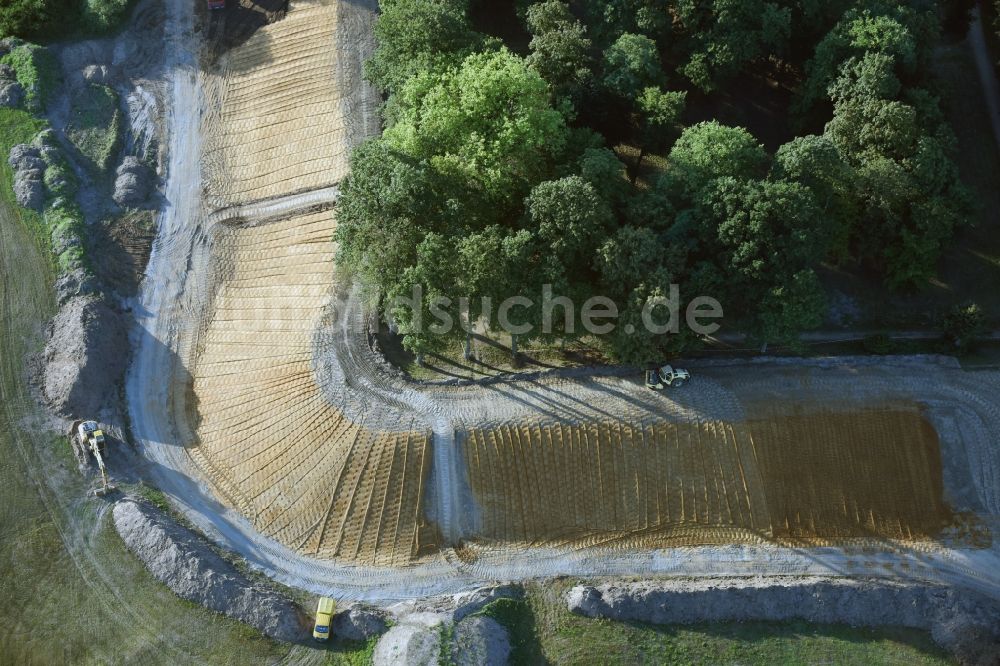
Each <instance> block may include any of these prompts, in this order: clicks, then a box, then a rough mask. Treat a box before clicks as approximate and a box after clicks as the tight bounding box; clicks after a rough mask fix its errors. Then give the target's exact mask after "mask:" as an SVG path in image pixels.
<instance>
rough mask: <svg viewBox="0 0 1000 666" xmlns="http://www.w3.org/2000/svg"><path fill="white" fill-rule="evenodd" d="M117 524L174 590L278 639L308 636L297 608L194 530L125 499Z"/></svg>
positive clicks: (130, 544) (120, 504)
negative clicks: (222, 553)
mask: <svg viewBox="0 0 1000 666" xmlns="http://www.w3.org/2000/svg"><path fill="white" fill-rule="evenodd" d="M113 515H114V521H115V528H116V529H117V530H118V534H120V535H121V537H122V539H123V540H124V541H125V545H126V546H128V549H129V550H130V551H132V552H133V553H135V554H136V555H137V556H138V557H139V559H140V560H142V561H143V563H145V565H146V567H147V568H148V569H149V572H150V573H151V574H153V576H154V577H155V578H156V579H157V580H159V581H160V582H162V583H165V584H166V586H167V587H169V588H170V589H171V590H172V591H173V592H174V594H176V595H177V596H179V597H182V598H184V599H187V600H188V601H193V602H195V603H197V604H201V605H202V606H204V607H205V608H208V609H210V610H214V611H217V612H219V613H222V614H224V615H227V616H229V617H231V618H233V619H234V620H239V621H240V622H244V623H246V624H248V625H250V626H252V627H254V628H256V629H258V630H260V631H261V632H262V633H263V634H265V635H267V636H270V637H271V638H273V639H275V640H279V641H286V642H295V641H299V640H301V639H302V637H303V636H307V635H308V623H307V622H306V621H305V619H304V618H303V616H302V613H301V612H300V611H299V609H298V607H297V606H296V605H295V604H294V603H292V602H291V601H289V600H288V599H285V598H284V597H282V596H281V595H279V594H277V593H276V592H273V591H271V590H268V589H264V588H262V587H260V586H258V585H256V584H254V583H253V582H252V581H250V579H248V578H247V577H246V576H244V575H243V574H241V573H240V572H239V570H237V569H236V567H234V566H233V565H232V564H230V563H229V562H227V561H226V560H224V559H222V558H221V557H219V555H217V554H216V553H215V552H214V551H213V550H212V549H211V548H209V546H208V544H207V543H206V542H205V541H204V540H203V539H201V538H200V537H199V536H197V535H196V534H194V533H193V532H191V531H190V530H188V529H186V528H184V527H181V526H180V525H177V524H176V523H175V522H173V521H172V520H171V519H169V518H168V517H167V516H165V515H164V514H163V513H162V512H160V511H159V510H157V509H155V508H153V507H152V506H150V505H148V504H145V503H142V504H140V503H138V502H134V501H131V500H122V501H120V502H118V503H117V504H115V508H114V511H113Z"/></svg>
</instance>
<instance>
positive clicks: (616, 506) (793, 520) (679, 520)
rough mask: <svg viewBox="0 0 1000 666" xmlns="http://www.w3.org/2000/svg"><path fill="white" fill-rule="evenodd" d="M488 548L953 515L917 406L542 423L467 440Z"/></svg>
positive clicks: (864, 527)
mask: <svg viewBox="0 0 1000 666" xmlns="http://www.w3.org/2000/svg"><path fill="white" fill-rule="evenodd" d="M464 457H465V459H466V460H467V464H468V468H469V476H470V484H471V487H472V492H473V494H474V496H475V498H476V500H477V503H478V504H479V506H480V509H481V511H480V525H479V527H480V531H479V534H480V536H481V538H482V540H484V541H487V542H489V541H493V542H501V543H508V544H511V545H522V546H570V547H574V548H575V547H581V546H591V545H597V544H614V545H620V546H629V547H638V546H642V547H665V546H680V545H695V544H717V543H759V542H761V541H762V540H779V541H793V540H805V541H808V542H810V543H813V544H819V543H824V542H829V541H832V540H837V539H853V538H871V537H874V538H888V539H917V538H926V537H929V536H931V535H933V534H934V533H936V532H937V531H938V530H940V528H941V527H942V526H943V524H944V522H945V520H946V519H947V511H946V509H945V507H944V505H943V502H942V498H941V492H942V490H941V469H940V459H939V455H938V447H937V438H936V435H935V433H934V431H933V428H931V427H930V425H929V424H928V423H927V422H926V421H925V420H924V419H923V417H922V416H921V414H920V412H919V411H918V410H917V408H916V407H915V406H912V405H911V406H891V407H887V408H886V409H881V410H870V409H858V410H856V411H852V412H817V413H811V414H801V415H794V414H793V415H775V416H774V417H773V418H769V419H766V420H754V421H749V422H723V421H717V420H702V419H691V420H687V421H686V422H664V421H660V422H643V421H638V420H632V421H622V422H609V421H604V422H599V423H594V424H593V425H587V426H580V425H569V424H564V423H553V422H535V423H530V424H520V425H517V426H511V425H499V426H495V427H491V428H487V429H473V430H471V431H469V433H468V437H467V438H466V440H465V446H464Z"/></svg>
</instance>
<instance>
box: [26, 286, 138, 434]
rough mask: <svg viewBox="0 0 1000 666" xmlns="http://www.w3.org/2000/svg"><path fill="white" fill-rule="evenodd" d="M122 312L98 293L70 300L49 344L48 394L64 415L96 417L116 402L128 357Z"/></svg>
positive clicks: (54, 324)
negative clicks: (112, 306)
mask: <svg viewBox="0 0 1000 666" xmlns="http://www.w3.org/2000/svg"><path fill="white" fill-rule="evenodd" d="M127 350H128V338H127V336H126V335H125V326H124V323H123V322H122V321H121V314H120V313H118V312H116V311H115V310H113V309H112V308H111V307H110V306H108V304H107V303H105V302H104V301H103V300H101V299H100V298H98V297H97V296H94V295H88V296H78V297H76V298H73V299H71V300H70V301H68V302H67V303H66V304H65V305H64V306H63V307H62V309H60V310H59V314H57V315H56V316H55V318H54V319H53V320H52V331H51V336H50V338H49V342H48V344H47V345H46V346H45V355H44V359H45V373H44V379H43V389H44V392H45V398H46V400H48V402H49V405H50V406H51V407H52V409H53V410H54V411H55V412H56V413H58V414H59V415H60V416H66V417H80V418H97V416H96V415H97V414H99V413H100V412H101V410H102V409H105V408H108V407H110V406H112V405H114V404H115V402H116V401H117V397H118V394H117V392H118V382H119V381H120V379H121V378H122V373H124V371H125V364H126V362H127V360H128V351H127Z"/></svg>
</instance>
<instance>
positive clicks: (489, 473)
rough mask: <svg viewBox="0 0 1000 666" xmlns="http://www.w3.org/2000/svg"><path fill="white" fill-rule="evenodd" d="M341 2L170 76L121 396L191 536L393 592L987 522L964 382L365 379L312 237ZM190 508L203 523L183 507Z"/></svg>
mask: <svg viewBox="0 0 1000 666" xmlns="http://www.w3.org/2000/svg"><path fill="white" fill-rule="evenodd" d="M358 11H359V10H358V9H357V6H356V5H355V4H353V3H311V2H293V3H291V6H290V8H289V12H288V15H287V17H286V18H284V19H283V20H281V21H278V22H275V23H273V24H270V25H266V26H264V27H262V28H261V29H260V30H259V31H257V32H256V33H255V34H254V35H253V36H252V37H251V38H250V39H249V40H248V41H247V42H246V43H244V44H242V45H240V46H238V47H236V48H234V49H232V50H231V51H229V52H228V53H226V54H225V55H224V56H223V57H222V58H220V59H219V60H218V62H216V63H214V64H213V65H212V66H211V67H210V68H209V69H208V70H207V71H204V72H199V73H186V74H184V75H183V76H182V77H181V80H178V81H175V85H176V86H178V90H177V94H175V96H174V106H173V110H172V115H171V117H170V122H171V123H172V125H173V127H174V129H173V131H172V133H171V137H172V139H171V140H172V142H173V146H174V147H175V151H176V152H175V153H174V154H173V155H172V159H173V160H174V162H172V165H173V168H172V169H171V172H170V173H171V176H170V184H169V187H170V188H178V190H177V191H178V192H179V196H178V197H177V198H176V199H174V198H172V197H170V196H169V194H168V199H171V200H178V199H183V200H182V201H179V202H178V204H175V207H174V208H168V210H167V211H166V212H165V213H164V218H165V219H164V221H163V223H162V225H161V230H160V238H159V240H158V242H157V245H156V246H155V249H154V253H153V257H152V260H151V262H150V266H149V269H148V271H147V277H146V283H145V285H144V294H145V296H144V298H145V299H147V305H146V309H147V310H148V311H149V312H150V316H149V318H148V319H147V320H146V321H145V322H144V324H143V328H144V330H143V333H142V336H141V339H140V341H139V349H138V351H137V359H136V362H135V363H134V366H133V369H132V372H131V375H130V380H129V400H130V410H131V416H132V423H133V428H134V429H135V433H136V435H137V437H138V438H139V439H140V440H141V441H142V442H143V444H142V446H143V449H144V452H145V454H146V455H147V456H149V457H151V458H152V459H154V460H156V461H157V462H160V463H161V464H163V465H164V466H165V467H168V468H169V469H171V470H174V471H179V472H182V473H183V475H184V476H185V477H191V478H194V479H197V480H198V482H199V488H200V490H199V493H200V494H201V495H202V497H195V498H191V497H179V498H178V500H179V501H180V502H181V504H182V505H184V506H185V507H186V508H187V510H188V511H190V512H191V514H192V516H191V517H192V519H193V521H194V522H195V523H196V524H197V523H200V522H208V523H210V524H213V525H214V527H215V529H220V523H219V522H218V521H223V522H222V523H221V525H222V528H221V531H222V538H223V539H225V540H227V541H229V542H230V545H235V546H239V547H242V548H247V547H250V545H251V544H252V547H254V548H255V549H256V548H259V549H260V550H259V551H255V552H256V553H257V554H256V555H255V556H254V557H256V558H259V560H257V561H256V562H255V564H258V565H261V566H264V567H269V568H273V571H274V572H275V573H277V574H278V575H279V576H281V577H283V578H285V579H286V580H289V581H295V582H298V583H300V584H304V585H307V586H310V587H320V586H323V585H326V584H331V583H333V584H337V585H343V589H344V591H345V593H346V594H347V595H349V596H358V597H369V598H378V597H380V596H386V597H388V598H394V597H405V596H409V595H411V594H420V593H421V592H423V591H425V590H427V591H433V590H440V591H447V590H458V589H460V588H462V587H464V586H467V585H468V581H469V580H473V579H479V580H490V579H493V578H496V579H505V578H506V576H505V575H504V572H505V571H516V570H518V569H519V568H520V567H522V566H526V565H527V563H528V562H530V561H531V560H532V558H534V557H541V558H542V561H543V562H544V564H539V565H537V566H538V571H539V572H540V573H548V572H551V573H556V572H559V573H564V572H570V571H572V572H575V573H579V574H586V573H588V572H587V571H586V565H581V564H575V562H576V560H574V559H573V558H574V557H578V556H579V554H580V553H581V552H587V550H588V549H593V550H594V552H595V553H596V552H603V551H605V550H607V551H609V552H611V553H612V554H611V555H609V557H610V558H612V560H611V561H614V560H613V558H615V557H628V556H631V555H636V554H639V553H641V552H643V551H647V552H649V551H654V550H657V549H663V548H678V547H694V546H711V545H732V544H745V545H760V546H764V545H773V546H774V547H775V548H776V550H775V557H776V558H778V559H780V557H781V553H782V552H784V551H782V550H781V549H780V547H781V546H795V547H818V546H849V545H851V546H870V547H875V546H878V547H883V546H890V545H891V546H893V547H898V548H899V549H900V551H901V552H905V553H911V552H914V551H918V552H921V553H926V554H927V555H928V557H931V558H932V561H934V562H935V563H939V565H940V566H941V567H945V568H947V566H948V564H947V563H948V562H950V561H951V559H950V555H946V554H947V553H951V552H952V551H950V550H949V548H951V547H954V548H961V547H962V546H963V545H968V543H966V541H967V540H968V539H971V536H970V535H968V534H959V533H954V534H952V532H949V531H948V530H949V528H952V527H954V526H955V525H957V524H958V522H956V512H957V511H961V510H964V511H966V512H970V511H971V510H972V509H973V507H976V508H977V509H982V510H985V511H990V512H993V511H996V510H997V507H998V501H1000V498H998V495H997V490H998V487H997V484H996V478H995V475H996V473H997V457H998V453H997V450H996V448H995V446H993V445H992V442H991V438H990V435H989V433H990V432H996V431H997V429H998V428H1000V423H997V421H996V419H997V418H998V413H997V411H996V409H995V407H994V406H993V405H992V401H991V399H990V395H991V392H992V391H993V390H995V388H996V387H997V385H998V384H997V383H998V381H1000V378H998V377H997V375H996V374H994V373H991V372H977V373H967V372H963V371H962V370H960V369H957V368H954V367H951V366H948V365H934V364H931V365H928V366H922V365H919V364H907V363H904V364H902V365H899V366H896V365H894V363H893V362H892V361H891V360H888V361H885V362H879V363H870V364H864V365H861V366H859V367H839V366H834V367H825V366H823V365H821V364H815V363H810V362H800V363H787V364H782V363H775V364H758V365H750V366H741V365H738V364H733V365H714V364H713V365H707V366H704V367H701V366H697V365H696V367H697V372H696V378H695V380H694V381H692V383H691V384H690V385H688V386H686V387H684V388H683V389H681V390H677V391H676V392H668V393H652V392H650V391H648V390H647V389H646V388H645V387H644V386H643V385H642V383H641V378H640V377H636V376H634V375H633V374H631V373H628V372H622V373H618V372H611V373H607V372H602V373H599V374H597V375H595V376H586V375H580V374H579V373H576V374H574V373H568V374H567V373H566V372H562V373H560V372H556V373H554V374H551V375H548V376H541V377H538V378H533V379H530V380H517V379H512V380H510V381H503V382H496V383H491V384H488V385H469V386H442V385H437V386H435V385H420V384H415V383H412V382H409V381H407V380H405V379H403V378H401V377H400V376H399V375H398V373H393V372H392V371H391V370H389V369H387V368H386V366H385V364H384V362H382V361H381V360H380V359H379V358H378V357H377V355H376V353H375V352H374V351H373V350H372V349H371V347H370V345H369V343H368V328H367V327H368V326H369V325H370V323H371V322H370V321H369V319H368V318H367V314H366V312H365V306H364V301H363V298H362V297H361V295H360V293H359V287H358V285H356V284H352V283H351V282H350V278H349V277H347V276H345V274H344V273H343V272H342V271H338V268H337V266H336V264H335V261H334V257H335V248H334V245H333V243H332V242H331V239H332V237H333V234H334V231H335V228H336V225H337V206H336V204H337V199H338V195H339V190H338V183H339V182H340V180H341V179H342V178H343V176H344V175H345V173H346V171H347V164H346V159H347V155H348V154H349V151H350V148H351V146H352V145H354V144H356V143H358V142H360V141H362V140H364V139H365V137H366V136H367V133H368V132H371V131H373V124H372V123H373V120H372V118H373V117H374V114H375V113H376V107H377V105H378V103H379V100H378V99H377V96H376V94H375V92H374V91H373V90H371V87H370V86H369V84H367V83H365V82H364V81H363V79H362V77H361V75H360V71H359V70H358V69H357V66H358V65H359V63H360V62H361V61H362V60H363V59H364V52H365V49H370V48H371V44H370V41H369V39H368V37H367V35H366V32H365V24H364V22H363V21H362V20H361V19H359V17H358V15H357V12H358ZM347 51H354V52H355V53H354V54H353V59H352V60H348V59H345V57H344V53H345V52H347ZM320 73H322V75H320ZM193 165H197V168H191V167H192V166H193ZM185 181H187V182H185ZM200 183H204V190H201V189H200V188H199V184H200ZM202 192H203V195H201V196H197V197H196V199H195V200H191V199H189V198H186V197H184V196H183V194H184V193H190V194H201V193H202ZM168 193H169V189H168ZM154 377H155V378H156V381H154V380H153V378H154ZM164 406H167V407H168V409H164ZM943 470H944V471H946V472H947V474H944V473H943ZM991 475H992V476H991ZM946 478H948V479H950V480H952V481H954V482H955V483H956V484H959V486H960V487H959V486H956V487H954V488H946V487H945V479H946ZM165 480H166V479H165ZM165 489H166V490H168V491H169V490H170V488H169V486H168V485H167V486H166V487H165ZM957 492H960V493H961V497H962V498H963V500H962V501H963V502H968V504H966V505H962V506H959V504H957V503H956V501H955V498H956V496H955V495H950V493H957ZM212 500H219V501H221V503H222V504H223V505H224V506H225V507H226V513H225V514H224V516H223V517H215V516H213V517H211V518H210V519H209V518H206V517H204V516H200V515H199V514H200V512H202V511H203V510H204V503H205V502H209V501H212ZM978 529H980V530H982V531H984V532H988V526H986V525H980V526H979V528H978ZM946 533H947V534H950V535H951V537H950V539H952V541H950V542H949V544H950V545H949V546H945V545H944V543H943V542H942V541H941V537H942V535H944V534H946ZM535 551H540V552H543V553H544V556H537V555H534V554H532V553H534V552H535ZM561 552H564V553H566V556H567V558H568V559H566V560H565V561H561V559H560V553H561ZM706 552H707V551H706ZM938 556H940V560H937V559H934V558H936V557H938ZM595 557H596V556H595ZM936 565H937V564H936ZM622 566H623V569H622V573H632V574H645V573H652V572H653V571H655V567H650V566H649V565H648V564H647V565H646V566H647V568H646V569H644V570H638V571H631V572H630V571H627V568H624V567H626V565H622ZM366 567H370V569H366ZM368 571H370V572H372V573H374V572H376V571H378V572H380V573H381V574H382V575H380V576H378V577H376V578H372V577H371V576H370V575H369V574H368V573H367V572H368ZM449 572H450V573H449ZM982 575H983V576H985V577H986V580H990V579H991V576H990V575H989V574H987V573H986V572H983V573H982ZM338 577H339V578H338ZM373 583H374V585H373ZM989 584H993V583H989Z"/></svg>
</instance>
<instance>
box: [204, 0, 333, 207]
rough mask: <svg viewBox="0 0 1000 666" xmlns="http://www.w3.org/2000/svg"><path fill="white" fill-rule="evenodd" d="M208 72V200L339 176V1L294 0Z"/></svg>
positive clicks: (264, 193)
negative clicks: (282, 15) (287, 9)
mask: <svg viewBox="0 0 1000 666" xmlns="http://www.w3.org/2000/svg"><path fill="white" fill-rule="evenodd" d="M292 10H293V11H290V12H289V14H288V16H287V17H286V18H285V19H283V20H281V21H278V22H276V23H272V24H270V25H267V26H265V27H263V28H261V29H260V30H258V31H257V32H256V33H255V34H254V35H253V37H251V38H250V39H249V40H248V41H247V42H246V43H245V44H243V45H241V46H239V47H237V48H236V49H234V50H232V51H231V52H230V53H228V54H227V55H226V56H225V57H224V58H223V59H222V60H221V62H220V64H219V70H218V71H217V72H215V73H214V74H213V75H210V76H209V77H208V81H207V82H206V94H207V96H208V98H209V115H208V117H207V118H206V122H205V131H204V136H205V147H204V159H205V166H206V171H207V173H206V175H207V181H208V186H207V191H206V196H207V199H208V201H209V202H210V203H211V204H213V205H214V206H216V207H224V206H231V205H237V204H242V203H246V202H248V201H256V200H260V199H265V198H270V197H277V196H282V195H286V194H290V193H292V192H299V191H303V190H308V189H314V188H318V187H326V186H329V185H332V184H334V183H336V182H339V181H340V180H341V179H342V178H343V176H344V175H345V174H346V170H347V152H348V148H349V143H348V141H347V127H346V122H345V119H344V116H343V111H342V108H341V105H340V101H341V100H340V91H339V90H338V84H337V80H338V79H337V76H336V74H337V67H338V62H337V50H336V48H335V42H336V32H337V8H336V6H335V5H327V6H322V5H312V4H310V3H294V4H293V7H292Z"/></svg>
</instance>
